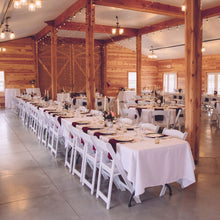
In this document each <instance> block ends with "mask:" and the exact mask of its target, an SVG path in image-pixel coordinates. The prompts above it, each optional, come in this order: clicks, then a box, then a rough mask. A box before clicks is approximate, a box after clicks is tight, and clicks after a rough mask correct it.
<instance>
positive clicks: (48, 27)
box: [35, 25, 51, 40]
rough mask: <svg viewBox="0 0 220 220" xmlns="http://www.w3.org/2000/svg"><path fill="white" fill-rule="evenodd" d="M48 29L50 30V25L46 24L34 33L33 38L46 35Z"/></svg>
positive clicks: (37, 38) (36, 38)
mask: <svg viewBox="0 0 220 220" xmlns="http://www.w3.org/2000/svg"><path fill="white" fill-rule="evenodd" d="M50 31H51V26H49V25H47V26H46V27H44V28H43V29H42V30H41V31H40V32H38V33H37V34H36V35H35V40H39V39H40V38H42V37H43V36H45V35H47V34H48V33H49V32H50Z"/></svg>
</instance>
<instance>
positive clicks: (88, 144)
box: [79, 131, 93, 153]
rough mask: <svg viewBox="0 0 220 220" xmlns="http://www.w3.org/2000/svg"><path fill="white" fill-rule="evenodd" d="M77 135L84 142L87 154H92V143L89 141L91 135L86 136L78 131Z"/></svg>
mask: <svg viewBox="0 0 220 220" xmlns="http://www.w3.org/2000/svg"><path fill="white" fill-rule="evenodd" d="M79 135H80V138H81V139H82V140H83V142H84V146H85V147H86V149H87V152H88V153H92V152H93V141H92V139H91V135H88V134H86V133H84V132H83V131H80V132H79Z"/></svg>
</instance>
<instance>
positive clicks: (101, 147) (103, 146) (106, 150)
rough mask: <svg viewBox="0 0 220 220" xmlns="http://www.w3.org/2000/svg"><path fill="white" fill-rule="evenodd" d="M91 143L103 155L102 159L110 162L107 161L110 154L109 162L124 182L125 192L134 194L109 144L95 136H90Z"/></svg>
mask: <svg viewBox="0 0 220 220" xmlns="http://www.w3.org/2000/svg"><path fill="white" fill-rule="evenodd" d="M91 139H92V142H93V144H94V146H95V148H96V149H97V150H98V151H99V152H100V153H101V154H102V155H103V156H102V158H103V159H105V160H107V162H108V161H110V160H109V159H108V154H110V156H111V158H112V159H111V161H112V163H113V164H114V166H116V167H117V168H118V171H119V172H120V175H121V176H122V178H123V180H124V182H125V187H126V188H127V190H129V191H130V192H131V193H133V192H134V189H133V186H132V185H131V183H130V182H129V181H128V179H127V176H126V173H125V170H124V168H123V166H122V164H121V162H120V160H119V158H118V157H116V154H115V152H114V150H113V148H112V146H111V144H109V143H106V142H104V141H102V140H100V139H98V138H97V137H96V136H91Z"/></svg>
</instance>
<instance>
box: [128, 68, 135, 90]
mask: <svg viewBox="0 0 220 220" xmlns="http://www.w3.org/2000/svg"><path fill="white" fill-rule="evenodd" d="M129 73H135V80H133V81H135V88H133V87H132V88H130V87H129ZM127 76H128V81H127V82H128V89H132V90H135V91H136V90H137V72H135V71H128V75H127Z"/></svg>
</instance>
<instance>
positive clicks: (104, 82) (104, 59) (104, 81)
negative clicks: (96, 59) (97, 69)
mask: <svg viewBox="0 0 220 220" xmlns="http://www.w3.org/2000/svg"><path fill="white" fill-rule="evenodd" d="M101 65H102V66H101V92H102V94H103V95H105V96H106V90H107V78H106V76H107V75H106V74H107V73H106V71H107V45H106V44H105V45H103V46H102V47H101Z"/></svg>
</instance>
